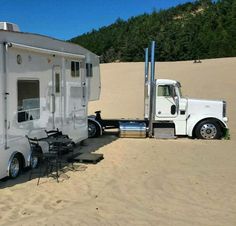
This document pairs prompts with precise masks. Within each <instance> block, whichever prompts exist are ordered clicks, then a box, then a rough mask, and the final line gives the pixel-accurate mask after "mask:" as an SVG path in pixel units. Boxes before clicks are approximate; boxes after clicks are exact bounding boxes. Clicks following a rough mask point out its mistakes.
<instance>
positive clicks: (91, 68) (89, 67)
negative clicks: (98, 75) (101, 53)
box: [86, 63, 93, 77]
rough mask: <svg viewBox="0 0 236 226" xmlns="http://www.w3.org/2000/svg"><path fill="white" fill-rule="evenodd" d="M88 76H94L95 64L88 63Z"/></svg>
mask: <svg viewBox="0 0 236 226" xmlns="http://www.w3.org/2000/svg"><path fill="white" fill-rule="evenodd" d="M86 76H87V77H93V65H92V64H89V63H87V64H86Z"/></svg>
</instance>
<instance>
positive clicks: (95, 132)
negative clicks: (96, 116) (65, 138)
mask: <svg viewBox="0 0 236 226" xmlns="http://www.w3.org/2000/svg"><path fill="white" fill-rule="evenodd" d="M98 136H99V127H98V126H97V125H96V123H94V122H92V121H88V137H89V138H93V137H98Z"/></svg>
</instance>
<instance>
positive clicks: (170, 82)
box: [156, 79, 178, 85]
mask: <svg viewBox="0 0 236 226" xmlns="http://www.w3.org/2000/svg"><path fill="white" fill-rule="evenodd" d="M177 83H178V81H176V80H171V79H157V80H156V84H158V85H160V84H163V85H166V84H169V85H175V84H177Z"/></svg>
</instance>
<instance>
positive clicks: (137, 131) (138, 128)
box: [119, 121, 147, 138]
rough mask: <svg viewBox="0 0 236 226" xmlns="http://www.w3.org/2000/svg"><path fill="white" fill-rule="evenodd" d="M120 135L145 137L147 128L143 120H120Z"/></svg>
mask: <svg viewBox="0 0 236 226" xmlns="http://www.w3.org/2000/svg"><path fill="white" fill-rule="evenodd" d="M119 130H120V137H122V138H124V137H127V138H145V137H146V135H147V128H146V124H145V123H144V122H132V121H131V122H120V123H119Z"/></svg>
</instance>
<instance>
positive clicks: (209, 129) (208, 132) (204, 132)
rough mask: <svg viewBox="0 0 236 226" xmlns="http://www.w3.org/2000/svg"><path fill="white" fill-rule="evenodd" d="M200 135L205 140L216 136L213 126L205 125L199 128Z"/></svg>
mask: <svg viewBox="0 0 236 226" xmlns="http://www.w3.org/2000/svg"><path fill="white" fill-rule="evenodd" d="M200 134H201V136H202V137H203V138H205V139H213V138H215V136H216V134H217V129H216V127H215V125H214V124H211V123H207V124H204V125H203V126H202V127H201V130H200Z"/></svg>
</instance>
